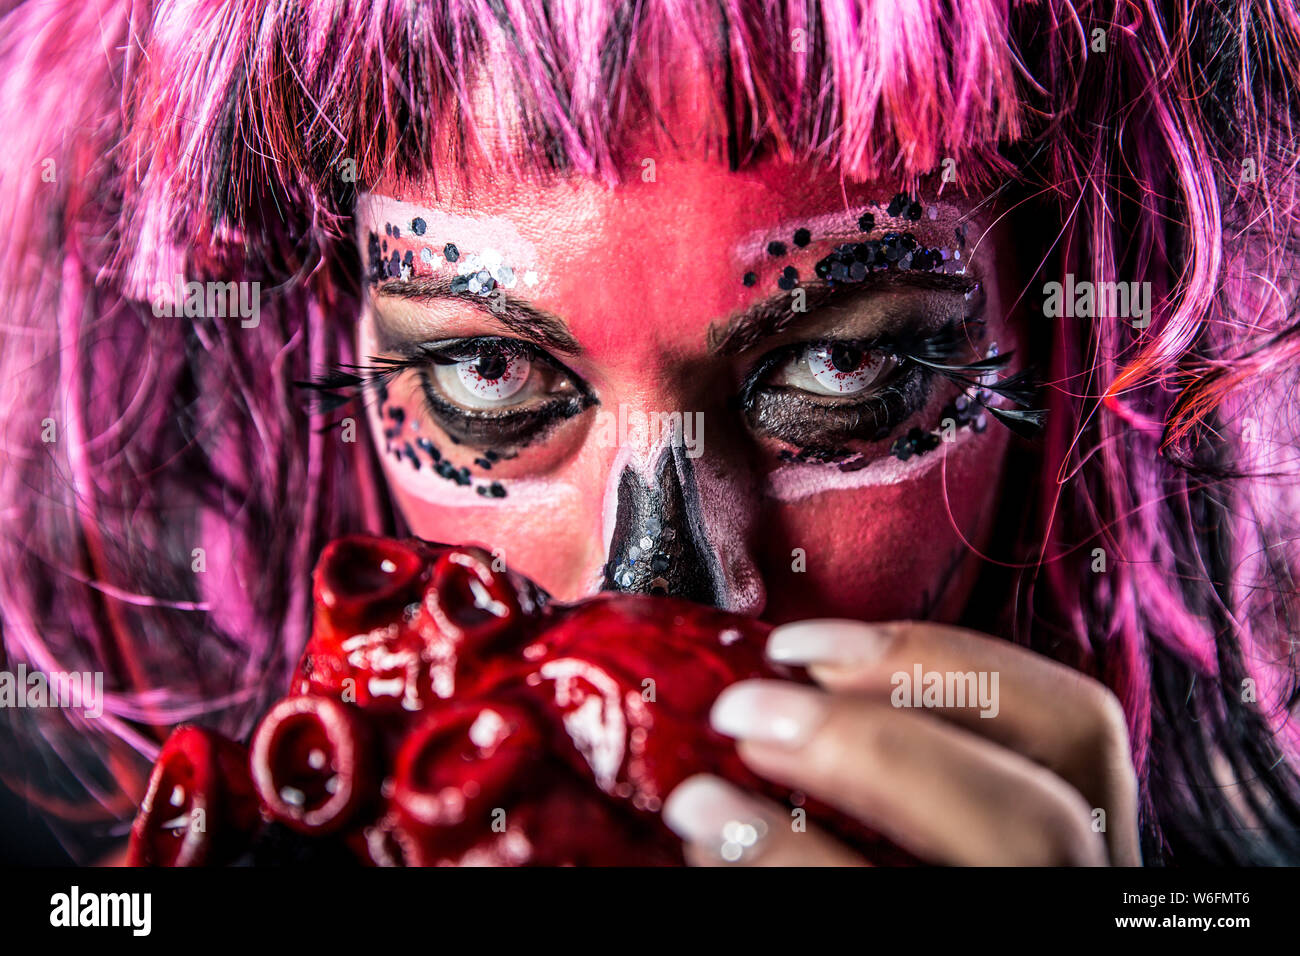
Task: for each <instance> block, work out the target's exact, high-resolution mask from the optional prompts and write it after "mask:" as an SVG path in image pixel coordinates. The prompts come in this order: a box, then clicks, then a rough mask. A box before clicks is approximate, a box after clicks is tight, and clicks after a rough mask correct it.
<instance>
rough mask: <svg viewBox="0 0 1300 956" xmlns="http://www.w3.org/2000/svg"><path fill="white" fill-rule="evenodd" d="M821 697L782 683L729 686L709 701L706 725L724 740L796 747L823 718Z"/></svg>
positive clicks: (808, 689) (750, 682) (811, 690)
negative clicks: (734, 739)
mask: <svg viewBox="0 0 1300 956" xmlns="http://www.w3.org/2000/svg"><path fill="white" fill-rule="evenodd" d="M824 698H825V694H824V693H823V692H822V691H819V690H817V689H816V688H813V687H804V686H802V685H800V684H791V683H790V682H789V681H783V680H746V681H741V682H740V683H738V684H732V685H731V686H730V687H728V688H727V689H726V690H724V691H723V692H722V693H721V694H719V695H718V699H717V700H716V701H714V702H713V710H712V711H711V712H710V714H709V722H710V723H711V724H712V725H713V729H714V730H716V731H717V732H718V733H720V734H726V735H727V736H728V737H738V738H740V739H742V740H755V741H763V742H766V743H775V744H783V745H785V746H787V747H794V746H798V745H799V744H801V743H803V742H804V741H805V740H807V739H808V738H809V737H810V736H812V733H813V731H815V730H816V729H817V728H818V727H819V726H821V723H822V721H823V720H825V719H826V704H825V700H824Z"/></svg>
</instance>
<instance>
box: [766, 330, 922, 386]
mask: <svg viewBox="0 0 1300 956" xmlns="http://www.w3.org/2000/svg"><path fill="white" fill-rule="evenodd" d="M896 364H897V363H896V362H895V360H894V359H892V358H890V357H888V356H885V355H881V354H880V353H878V352H873V351H869V350H867V349H864V348H862V347H860V346H857V345H854V344H852V343H850V342H831V343H825V344H817V345H809V346H806V347H805V348H803V349H801V350H799V351H798V352H796V353H795V354H794V356H792V358H791V360H790V362H789V363H788V364H787V365H786V367H785V368H784V369H782V370H781V371H780V372H778V373H777V375H776V377H775V379H774V380H773V382H772V384H773V385H784V386H787V387H789V388H798V389H801V390H803V391H805V392H810V393H811V394H813V395H858V394H860V393H862V392H865V391H868V390H870V389H871V388H872V386H873V385H876V384H878V383H879V382H881V381H882V380H883V379H884V378H885V377H886V376H887V375H888V374H889V373H890V372H891V371H892V370H893V369H894V368H895V366H896Z"/></svg>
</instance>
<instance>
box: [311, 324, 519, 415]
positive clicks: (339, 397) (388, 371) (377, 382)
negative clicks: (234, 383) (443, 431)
mask: <svg viewBox="0 0 1300 956" xmlns="http://www.w3.org/2000/svg"><path fill="white" fill-rule="evenodd" d="M484 345H491V346H493V347H495V348H499V349H501V350H502V351H505V352H509V353H510V354H512V355H524V356H527V357H528V358H530V359H535V358H537V349H535V348H534V347H533V346H532V345H530V344H528V343H527V342H521V341H519V340H517V339H505V338H496V337H494V336H484V337H479V338H473V339H445V340H442V341H438V342H420V343H418V344H415V345H408V344H400V345H395V346H393V350H394V351H396V352H399V353H402V354H401V355H400V356H399V357H398V358H388V357H387V356H375V355H372V356H370V363H371V364H369V365H350V364H342V365H336V366H334V367H332V368H329V369H326V370H325V372H323V373H322V374H320V375H318V376H316V377H315V378H313V379H312V380H311V381H307V382H294V383H293V386H294V388H297V389H302V390H304V391H307V392H312V393H314V394H313V395H311V396H310V397H309V398H308V411H309V412H311V413H313V414H318V415H322V414H327V413H329V412H332V411H335V410H337V409H339V408H342V407H343V406H345V405H348V404H350V403H351V402H354V401H356V399H358V398H360V397H362V396H363V395H364V394H365V393H366V392H367V391H372V390H376V391H379V393H380V395H381V396H382V395H383V394H384V390H385V389H387V388H388V385H389V383H391V382H392V380H393V379H395V378H397V377H398V376H399V375H401V374H402V373H403V372H407V371H410V370H412V369H418V368H421V367H423V366H425V365H429V364H433V365H454V364H455V363H457V362H464V361H468V360H469V359H470V358H472V357H473V350H474V349H475V348H476V347H479V348H481V347H482V346H484ZM336 424H337V423H336ZM331 427H332V426H331ZM326 430H328V429H326Z"/></svg>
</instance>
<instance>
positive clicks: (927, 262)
mask: <svg viewBox="0 0 1300 956" xmlns="http://www.w3.org/2000/svg"><path fill="white" fill-rule="evenodd" d="M943 261H944V260H943V254H942V253H940V252H939V250H937V249H928V248H926V247H924V246H922V245H921V244H920V243H919V242H917V239H916V237H915V236H914V235H912V234H911V233H910V232H904V233H898V232H887V233H885V234H884V235H883V236H881V237H880V238H879V239H868V240H866V241H865V242H857V243H841V244H840V245H838V246H836V247H835V249H834V251H832V252H831V254H830V255H828V256H826V257H825V258H823V259H821V260H820V261H819V262H817V264H816V265H814V266H813V271H814V272H815V273H816V274H817V276H818V278H821V279H826V280H828V281H830V282H861V281H862V280H864V279H865V278H866V277H867V275H868V274H869V273H870V272H872V271H873V270H878V269H890V268H893V269H911V270H914V271H926V272H929V271H932V270H934V269H938V268H940V267H941V266H942V265H943Z"/></svg>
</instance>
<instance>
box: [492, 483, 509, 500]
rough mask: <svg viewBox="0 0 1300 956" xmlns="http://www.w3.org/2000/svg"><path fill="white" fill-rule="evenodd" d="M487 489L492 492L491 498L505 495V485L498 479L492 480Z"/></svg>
mask: <svg viewBox="0 0 1300 956" xmlns="http://www.w3.org/2000/svg"><path fill="white" fill-rule="evenodd" d="M489 490H490V491H491V492H492V497H493V498H504V497H505V496H506V489H505V486H503V485H502V484H501V482H499V481H494V482H492V485H491V487H490V488H489Z"/></svg>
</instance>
